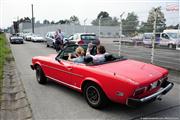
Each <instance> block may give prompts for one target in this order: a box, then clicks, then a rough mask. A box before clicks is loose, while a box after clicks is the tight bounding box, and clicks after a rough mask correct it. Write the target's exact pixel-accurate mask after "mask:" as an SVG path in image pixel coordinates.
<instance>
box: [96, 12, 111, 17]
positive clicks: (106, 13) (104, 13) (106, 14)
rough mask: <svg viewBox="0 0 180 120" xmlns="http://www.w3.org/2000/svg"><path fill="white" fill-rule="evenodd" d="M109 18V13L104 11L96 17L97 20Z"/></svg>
mask: <svg viewBox="0 0 180 120" xmlns="http://www.w3.org/2000/svg"><path fill="white" fill-rule="evenodd" d="M108 17H109V13H108V12H106V11H101V12H100V13H99V14H98V16H97V19H100V18H108Z"/></svg>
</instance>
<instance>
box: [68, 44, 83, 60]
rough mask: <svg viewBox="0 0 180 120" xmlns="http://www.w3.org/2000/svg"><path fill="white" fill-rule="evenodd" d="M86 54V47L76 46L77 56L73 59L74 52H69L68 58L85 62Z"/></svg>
mask: <svg viewBox="0 0 180 120" xmlns="http://www.w3.org/2000/svg"><path fill="white" fill-rule="evenodd" d="M84 54H85V52H84V49H83V48H82V47H80V46H79V47H77V48H76V55H77V57H76V58H73V59H72V58H71V57H72V54H71V53H69V54H68V60H69V61H73V62H75V63H83V62H84Z"/></svg>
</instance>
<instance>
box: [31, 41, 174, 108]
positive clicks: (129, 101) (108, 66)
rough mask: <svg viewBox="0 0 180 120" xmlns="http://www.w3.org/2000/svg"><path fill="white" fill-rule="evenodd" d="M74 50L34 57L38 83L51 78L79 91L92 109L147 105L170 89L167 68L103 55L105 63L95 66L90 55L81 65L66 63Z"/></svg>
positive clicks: (69, 47) (73, 47) (33, 62)
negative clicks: (111, 103) (107, 106)
mask: <svg viewBox="0 0 180 120" xmlns="http://www.w3.org/2000/svg"><path fill="white" fill-rule="evenodd" d="M77 47H78V45H71V46H67V47H66V48H64V49H63V50H61V51H60V52H59V54H58V55H56V54H52V55H49V56H37V57H33V58H32V65H31V68H32V69H33V70H36V78H37V81H38V82H39V83H40V84H45V83H46V82H47V79H50V80H54V81H56V82H58V83H60V84H63V85H65V86H67V87H70V88H72V89H74V90H77V91H79V92H82V93H83V95H84V96H85V99H86V101H87V103H88V104H89V105H90V106H91V107H93V108H102V107H104V106H105V105H106V104H107V103H108V100H111V101H114V102H118V103H121V104H126V105H129V106H134V105H139V104H141V103H149V102H152V101H154V100H156V99H161V98H160V97H161V95H164V94H166V93H167V92H168V91H169V90H171V89H172V87H173V83H171V82H169V81H168V71H167V70H166V69H164V68H161V67H158V66H155V65H152V64H147V63H143V62H139V61H135V60H130V59H125V58H123V57H122V56H120V57H117V56H114V55H112V54H106V55H105V59H106V61H105V62H104V63H100V64H94V63H93V62H92V61H93V60H92V57H90V56H86V57H84V63H73V62H71V61H68V60H67V59H68V53H73V52H74V51H75V49H76V48H77ZM82 47H84V49H86V48H87V46H85V45H84V46H82ZM95 51H96V47H94V54H96V53H95Z"/></svg>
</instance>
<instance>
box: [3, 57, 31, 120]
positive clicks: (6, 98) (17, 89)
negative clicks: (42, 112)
mask: <svg viewBox="0 0 180 120" xmlns="http://www.w3.org/2000/svg"><path fill="white" fill-rule="evenodd" d="M0 110H1V111H0V119H1V120H32V119H33V114H32V109H31V106H30V103H29V101H28V99H27V95H26V92H25V89H24V86H23V83H22V80H21V78H20V76H19V75H18V73H17V68H16V64H15V61H14V59H13V56H12V54H11V55H10V57H9V58H8V59H7V61H6V63H5V65H4V74H3V85H2V98H1V106H0Z"/></svg>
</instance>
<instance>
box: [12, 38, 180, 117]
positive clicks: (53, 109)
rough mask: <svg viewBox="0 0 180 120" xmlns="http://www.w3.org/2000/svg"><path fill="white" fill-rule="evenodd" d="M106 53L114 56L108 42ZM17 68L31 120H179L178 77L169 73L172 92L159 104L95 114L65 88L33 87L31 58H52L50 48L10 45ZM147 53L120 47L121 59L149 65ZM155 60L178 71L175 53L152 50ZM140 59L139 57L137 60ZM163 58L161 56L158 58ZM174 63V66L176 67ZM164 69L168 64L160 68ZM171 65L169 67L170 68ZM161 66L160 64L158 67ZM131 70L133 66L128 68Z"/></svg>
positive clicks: (51, 84) (112, 105)
mask: <svg viewBox="0 0 180 120" xmlns="http://www.w3.org/2000/svg"><path fill="white" fill-rule="evenodd" d="M102 44H104V45H105V46H106V48H107V50H108V52H112V53H116V54H117V53H118V46H117V45H116V44H114V43H112V41H110V42H109V41H108V42H107V41H106V42H105V41H104V40H102ZM11 49H12V52H13V55H14V57H15V61H16V64H17V69H18V73H19V76H20V77H21V79H22V82H23V84H24V87H25V90H26V93H27V96H28V99H29V102H30V104H31V107H32V111H33V115H34V118H35V119H115V120H116V119H123V120H124V119H148V118H149V119H150V118H155V119H158V118H159V119H179V118H180V116H179V112H180V98H179V97H175V96H179V90H180V86H179V83H180V82H179V74H178V72H177V74H176V73H175V72H172V73H170V76H169V79H170V81H173V82H174V83H175V86H174V88H173V89H172V90H171V91H170V92H169V93H168V94H167V95H166V96H163V99H162V101H155V102H153V103H151V104H146V105H143V106H139V107H136V108H131V107H127V106H124V105H120V104H116V103H110V105H109V106H108V107H107V108H105V109H103V110H96V109H93V108H91V107H89V106H88V104H87V103H86V101H85V100H84V98H83V96H82V95H81V94H80V93H78V92H76V91H73V90H71V89H68V88H67V87H64V86H62V85H59V84H57V83H55V82H52V81H49V82H48V84H47V85H45V86H43V85H40V84H38V83H37V81H36V78H35V72H34V71H32V70H31V69H30V66H29V65H30V64H31V58H32V57H33V56H38V55H48V54H56V51H55V50H54V49H52V48H47V47H46V44H45V43H32V42H27V41H25V43H24V44H13V45H11ZM150 50H151V49H149V48H144V47H142V46H122V55H125V56H127V57H128V58H132V59H137V60H141V61H145V62H148V63H149V62H150V59H149V58H150ZM155 52H156V53H155V56H156V57H155V58H158V59H160V61H163V60H164V61H165V60H166V59H164V58H166V57H168V58H169V56H170V57H172V58H170V59H168V60H167V61H169V60H171V61H170V62H172V63H174V64H175V66H176V67H179V65H178V61H179V56H178V55H179V51H176V50H167V49H156V50H155ZM141 55H142V57H139V56H141ZM161 55H164V56H161ZM155 62H156V61H155ZM176 63H177V64H176ZM164 65H168V64H164ZM170 65H172V64H170ZM162 66H163V64H162ZM132 67H133V66H132Z"/></svg>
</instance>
